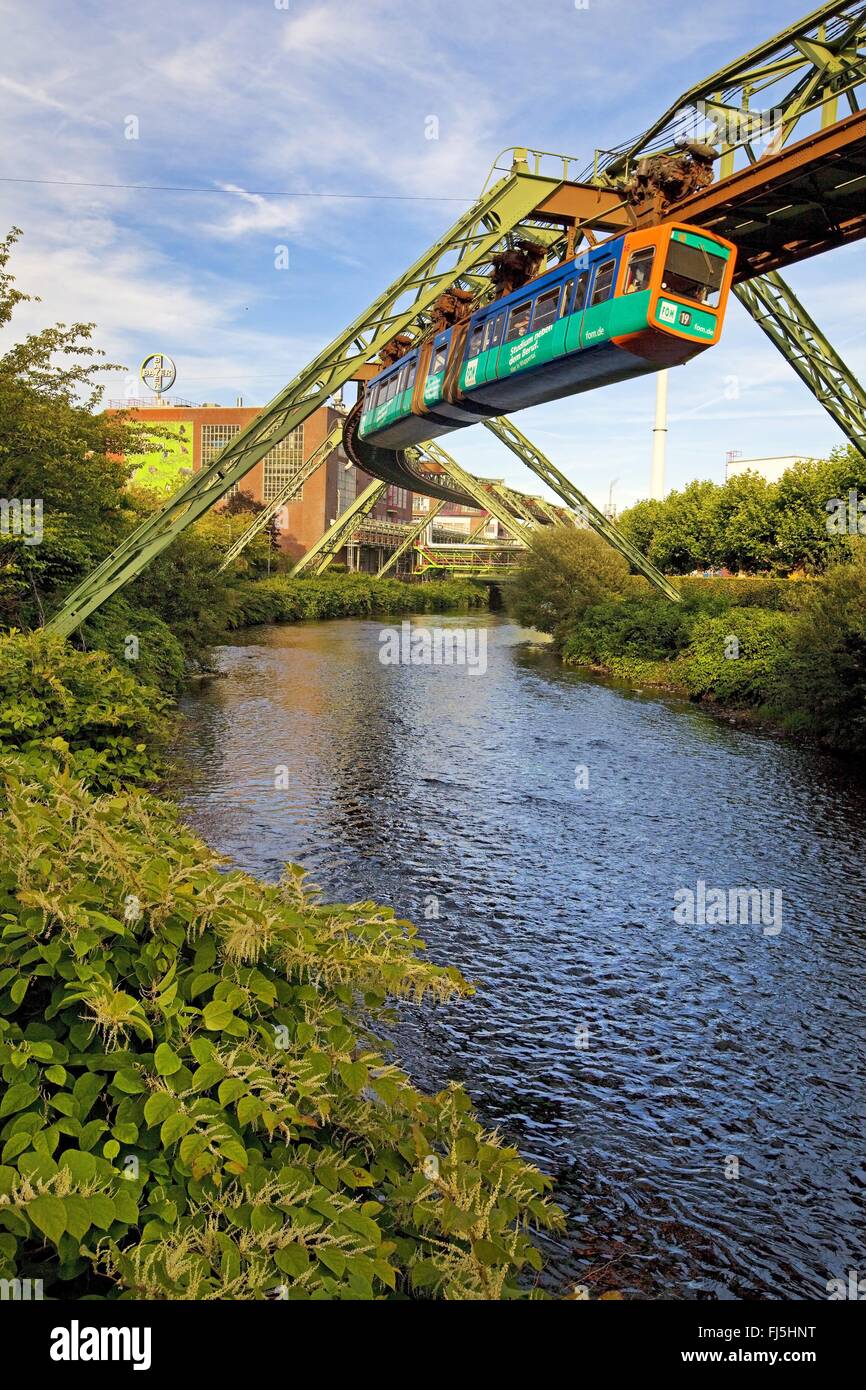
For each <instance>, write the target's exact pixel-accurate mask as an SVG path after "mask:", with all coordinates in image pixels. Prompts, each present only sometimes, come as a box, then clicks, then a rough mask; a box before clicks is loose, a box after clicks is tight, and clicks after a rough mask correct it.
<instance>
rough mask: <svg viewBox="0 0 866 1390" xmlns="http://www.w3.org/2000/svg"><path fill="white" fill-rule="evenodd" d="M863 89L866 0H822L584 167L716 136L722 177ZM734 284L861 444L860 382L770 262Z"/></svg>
mask: <svg viewBox="0 0 866 1390" xmlns="http://www.w3.org/2000/svg"><path fill="white" fill-rule="evenodd" d="M862 89H866V3H864V0H843V3H838V0H837V3H835V4H827V5H820V6H819V7H818V9H816V10H812V11H811V12H810V13H809V14H807V15H804V16H803V18H802V19H799V20H796V21H795V22H794V23H793V24H791V25H789V26H788V27H787V28H786V29H783V30H782V32H781V33H779V34H776V35H775V36H774V37H773V38H771V39H768V40H767V41H766V42H765V43H763V44H760V45H759V46H758V47H757V48H755V49H753V50H752V51H751V52H750V53H746V54H745V55H744V56H743V57H741V58H737V59H735V60H734V61H733V62H731V63H727V64H726V65H725V67H724V68H721V69H720V70H719V71H718V72H715V73H713V74H712V76H710V77H707V78H705V79H704V80H703V81H702V82H699V83H696V84H695V86H694V87H691V88H690V89H689V90H688V91H687V92H684V93H683V95H682V96H681V97H680V98H679V100H678V101H677V102H675V103H674V105H673V106H670V107H669V108H668V110H667V111H665V112H664V114H663V115H662V116H660V117H659V119H658V120H657V121H655V122H654V123H653V125H651V126H650V127H649V129H648V130H645V131H644V133H643V134H642V135H640V136H638V137H637V139H635V140H632V141H627V142H625V143H624V144H622V145H620V146H619V147H618V148H617V149H615V150H609V151H606V152H598V153H597V154H596V159H595V163H594V165H593V166H592V168H591V170H586V171H585V173H584V175H583V177H584V178H591V179H592V181H593V182H594V183H598V184H600V185H602V186H605V187H606V186H611V185H616V184H618V183H619V182H620V181H621V180H622V179H624V178H626V177H627V176H628V174H629V173H630V172H631V171H632V170H633V169H634V166H635V164H636V162H637V160H638V159H640V158H642V157H644V156H645V155H651V154H653V153H658V152H660V151H662V150H670V149H673V148H674V147H675V146H676V143H677V141H678V140H682V139H689V138H691V139H694V138H699V139H704V140H709V141H710V143H713V144H719V145H720V148H721V157H720V160H719V169H718V172H719V177H722V178H723V177H725V176H726V175H727V174H731V173H733V171H734V166H735V164H736V163H741V164H743V165H745V164H755V163H759V162H760V160H761V159H762V158H764V157H765V156H766V155H768V154H771V153H773V152H774V151H776V150H778V149H780V148H781V147H782V146H783V145H785V144H786V143H787V142H788V141H789V140H790V138H791V136H792V135H793V134H794V132H795V130H796V128H797V126H798V124H799V123H800V121H801V120H802V119H803V118H804V117H805V116H807V115H808V114H809V113H815V114H817V117H818V120H819V123H820V125H821V127H822V128H826V127H827V126H829V125H832V124H833V123H834V122H835V121H837V120H839V119H840V117H841V116H844V115H845V114H847V112H846V111H845V110H843V111H841V112H840V109H839V105H840V102H842V101H844V102H845V105H846V107H847V111H851V112H853V111H857V110H859V109H860V107H861V105H862V99H863V90H862ZM734 293H735V294H736V295H737V297H738V299H739V300H740V302H741V303H742V304H744V305H745V307H746V309H747V310H748V312H749V313H750V314H751V315H752V317H753V318H754V319H755V322H756V323H757V324H758V326H759V327H760V328H762V329H763V331H764V332H765V333H766V334H767V336H768V337H769V338H770V339H771V341H772V342H773V343H774V344H775V345H776V347H777V348H778V349H779V351H780V352H781V353H782V355H783V356H784V357H785V358H786V359H787V361H788V362H789V363H790V364H791V366H792V367H793V368H794V370H795V371H796V372H797V374H798V375H799V376H800V377H801V379H802V380H803V381H804V382H805V383H806V385H807V386H808V387H809V389H810V390H811V391H812V392H813V394H814V395H815V397H816V399H817V400H818V401H819V403H820V404H821V405H822V406H823V407H824V409H825V410H827V411H828V412H829V414H830V415H831V416H832V417H833V419H834V420H835V422H836V424H837V425H838V426H839V428H840V429H841V430H842V431H843V432H844V433H845V434H846V435H847V436H848V438H849V439H850V440H851V442H852V443H853V444H855V445H856V447H857V448H858V449H860V450H861V451H862V452H866V392H864V390H863V388H862V387H861V385H860V383H859V382H858V381H857V380H856V378H855V377H854V376H853V375H852V373H851V372H850V371H849V370H848V368H847V367H846V365H845V363H844V362H843V361H842V359H841V358H840V357H839V354H838V353H837V352H836V351H835V350H834V349H833V347H832V346H831V344H830V343H829V342H828V340H827V338H826V337H825V336H824V334H823V333H822V332H821V330H820V329H819V328H818V326H817V324H815V322H814V320H813V319H811V318H810V317H809V315H808V314H807V312H806V310H805V309H804V308H803V306H802V305H801V304H800V303H799V302H798V300H797V298H796V296H795V295H794V293H793V292H792V290H791V289H790V288H789V286H788V285H787V284H786V283H785V281H784V280H783V279H782V278H781V276H780V275H778V274H777V273H775V272H771V273H769V274H767V275H762V276H759V277H758V278H757V279H754V280H751V281H749V282H747V283H746V284H743V285H738V286H737V287H736V288H735V290H734Z"/></svg>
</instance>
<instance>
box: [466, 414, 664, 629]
mask: <svg viewBox="0 0 866 1390" xmlns="http://www.w3.org/2000/svg"><path fill="white" fill-rule="evenodd" d="M484 424H485V425H486V426H487V428H488V429H489V430H491V431H492V433H493V434H495V435H496V437H497V439H501V441H502V443H503V444H505V445H506V446H507V447H508V448H509V449H510V450H511V452H512V453H514V454H516V455H517V457H518V458H519V459H520V460H521V462H523V463H525V464H526V466H527V468H531V469H532V471H533V473H535V475H536V476H537V477H539V478H540V479H541V480H542V482H544V483H546V484H547V486H548V487H549V488H550V489H551V490H552V491H553V492H555V493H556V494H557V496H559V497H561V498H562V500H563V502H564V503H565V505H566V506H567V507H570V508H572V509H573V510H574V511H575V512H577V514H578V516H580V517H581V518H583V519H584V520H585V521H586V522H587V524H588V525H589V526H591V527H592V529H593V530H594V531H597V532H598V534H599V535H600V536H603V537H604V539H605V540H606V541H607V543H608V545H612V546H613V548H614V549H615V550H618V551H619V553H620V554H621V555H624V556H625V558H626V559H627V560H628V562H629V564H630V565H631V566H632V567H633V568H634V569H636V570H637V571H638V572H639V573H640V574H642V575H643V576H644V577H645V578H646V579H648V580H649V581H650V583H651V584H653V585H655V587H656V588H657V589H659V590H660V591H661V592H662V593H663V594H664V595H665V596H666V597H667V598H669V599H673V600H674V602H675V603H679V602H680V595H679V593H678V591H677V590H676V589H675V588H674V586H673V584H671V583H670V582H669V581H668V580H667V579H665V577H664V575H663V574H662V572H661V570H658V569H656V567H655V565H653V564H651V562H650V561H649V560H648V559H647V558H646V556H645V555H642V554H641V552H640V551H639V550H638V548H637V546H636V545H633V544H632V542H631V541H630V540H629V539H628V538H627V537H626V536H624V535H623V533H622V531H620V530H619V528H618V527H617V526H615V525H614V524H613V522H612V521H610V520H608V518H607V517H606V516H605V515H604V513H603V512H600V511H599V509H598V507H596V506H594V505H593V503H592V502H590V500H589V498H588V497H587V496H586V495H585V494H584V493H582V492H581V491H580V489H579V488H577V487H575V485H574V483H573V482H572V481H571V479H570V478H566V476H565V474H564V473H560V471H559V469H558V468H557V467H556V465H555V464H553V463H551V461H550V459H549V458H548V457H547V456H546V454H543V453H542V452H541V450H540V449H538V448H536V446H535V445H534V444H532V443H530V441H529V440H528V439H527V437H526V435H525V434H523V433H522V432H521V431H520V430H519V429H518V428H517V426H516V425H515V423H514V421H513V420H508V419H506V418H505V417H504V416H500V418H499V419H498V420H485V421H484Z"/></svg>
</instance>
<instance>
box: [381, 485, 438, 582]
mask: <svg viewBox="0 0 866 1390" xmlns="http://www.w3.org/2000/svg"><path fill="white" fill-rule="evenodd" d="M444 506H445V503H444V501H443V502H436V503H435V504H434V506H432V507H431V508H430V510H429V512H427V514H426V515H425V516H421V517H419V518H418V520H417V521H416V522H415V523H414V524H413V525H412V527H411V528H410V529H409V530H408V531H407V532H406V535H405V537H404V538H403V540H402V541H401V542H400V544H399V545H398V546H397V549H396V550H393V551H392V552H391V554H390V555H389V556H388V558H387V560H383V562H382V564H381V565H380V566H379V569H378V572H377V574H376V578H377V579H381V578H382V576H383V575H385V574H387V573H388V571H389V570H390V569H393V568H394V566H395V565H396V563H397V561H398V560H399V559H400V556H401V555H405V554H406V551H407V550H409V549H410V548H411V547H412V546H413V545H414V544H415V542H416V541H417V539H418V537H419V536H420V535H421V533H422V531H423V530H424V529H425V528H426V527H427V526H429V525H430V522H431V521H432V520H433V518H434V517H436V516H438V515H439V513H440V512H441V510H442V508H443V507H444Z"/></svg>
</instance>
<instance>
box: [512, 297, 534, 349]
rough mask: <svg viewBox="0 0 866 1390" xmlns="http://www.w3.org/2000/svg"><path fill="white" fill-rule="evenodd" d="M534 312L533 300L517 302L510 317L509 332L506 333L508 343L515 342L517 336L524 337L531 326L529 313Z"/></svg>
mask: <svg viewBox="0 0 866 1390" xmlns="http://www.w3.org/2000/svg"><path fill="white" fill-rule="evenodd" d="M531 312H532V300H531V299H526V300H524V302H523V303H522V304H515V306H514V308H513V309H512V310H511V315H510V317H509V319H508V332H507V333H506V334H505V341H506V343H512V342H514V339H515V338H523V337H525V335H526V331H527V329H528V328H529V315H530V313H531Z"/></svg>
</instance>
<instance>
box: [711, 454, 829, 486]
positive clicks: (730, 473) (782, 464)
mask: <svg viewBox="0 0 866 1390" xmlns="http://www.w3.org/2000/svg"><path fill="white" fill-rule="evenodd" d="M802 458H803V455H802V454H781V455H779V456H778V457H776V458H765V459H744V458H730V457H729V458H728V460H727V462H726V464H725V481H727V479H728V478H733V477H734V476H735V475H736V474H737V473H759V474H760V475H761V477H762V478H766V480H767V482H768V483H777V482H778V481H779V479H780V478H781V476H782V474H783V473H784V472H785V471H786V469H788V468H793V467H794V464H795V463H799V462H800V460H801V459H802ZM808 462H811V459H809V460H808Z"/></svg>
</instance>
